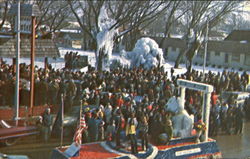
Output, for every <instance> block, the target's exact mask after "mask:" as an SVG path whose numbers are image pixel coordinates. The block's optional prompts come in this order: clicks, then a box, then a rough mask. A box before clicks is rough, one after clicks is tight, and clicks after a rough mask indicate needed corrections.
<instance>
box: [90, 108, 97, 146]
mask: <svg viewBox="0 0 250 159" xmlns="http://www.w3.org/2000/svg"><path fill="white" fill-rule="evenodd" d="M98 133H99V126H98V120H97V115H96V113H95V112H94V113H93V114H92V117H91V118H90V119H89V120H88V134H89V140H90V142H96V141H97V140H98Z"/></svg>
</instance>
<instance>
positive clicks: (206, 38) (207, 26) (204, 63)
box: [203, 17, 209, 80]
mask: <svg viewBox="0 0 250 159" xmlns="http://www.w3.org/2000/svg"><path fill="white" fill-rule="evenodd" d="M208 29H209V19H208V17H207V24H206V35H205V52H204V59H203V80H205V68H206V60H207V43H208Z"/></svg>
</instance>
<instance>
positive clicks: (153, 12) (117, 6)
mask: <svg viewBox="0 0 250 159" xmlns="http://www.w3.org/2000/svg"><path fill="white" fill-rule="evenodd" d="M68 3H69V5H70V8H71V10H72V12H73V14H74V15H75V17H76V19H77V21H78V23H79V25H80V26H81V28H82V30H83V32H84V34H86V35H87V36H89V38H90V39H91V40H92V44H93V48H94V49H95V50H96V55H97V56H96V60H97V66H96V68H97V69H98V70H101V69H102V66H101V63H102V61H103V53H102V51H103V48H102V49H98V46H97V45H98V44H97V34H98V33H99V32H100V31H101V30H100V28H99V25H100V21H98V17H99V14H100V12H101V8H102V7H103V6H106V8H107V13H108V14H109V17H110V18H112V19H113V20H114V21H115V22H114V23H113V25H111V26H110V27H109V29H108V30H109V31H111V30H113V29H119V32H118V34H117V36H116V37H115V38H114V40H115V39H116V38H119V37H122V36H124V35H125V34H128V33H130V32H131V31H133V30H136V29H137V30H140V27H143V26H146V25H148V24H149V23H150V22H152V21H153V20H154V19H155V18H156V17H157V16H158V15H159V14H161V13H162V12H163V11H164V10H166V9H167V8H168V5H165V3H166V2H164V1H158V0H153V1H130V2H129V3H128V2H127V1H104V0H99V1H79V0H68ZM104 50H105V49H104ZM99 55H100V56H99Z"/></svg>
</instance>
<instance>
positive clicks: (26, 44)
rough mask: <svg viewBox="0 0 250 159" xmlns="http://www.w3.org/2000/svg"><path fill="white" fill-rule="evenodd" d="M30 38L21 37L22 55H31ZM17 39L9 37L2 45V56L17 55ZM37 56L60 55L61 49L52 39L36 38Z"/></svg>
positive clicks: (0, 52) (0, 48) (0, 54)
mask: <svg viewBox="0 0 250 159" xmlns="http://www.w3.org/2000/svg"><path fill="white" fill-rule="evenodd" d="M30 44H31V42H30V39H21V43H20V49H21V50H20V56H21V57H30ZM15 48H16V40H15V39H9V40H8V41H6V42H5V43H3V44H1V45H0V57H15V54H16V49H15ZM35 56H36V57H58V56H59V50H58V48H57V47H56V46H55V43H54V42H53V41H52V40H50V39H36V48H35Z"/></svg>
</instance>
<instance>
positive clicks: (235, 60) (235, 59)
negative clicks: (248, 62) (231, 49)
mask: <svg viewBox="0 0 250 159" xmlns="http://www.w3.org/2000/svg"><path fill="white" fill-rule="evenodd" d="M232 61H234V62H240V55H235V54H233V55H232Z"/></svg>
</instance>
